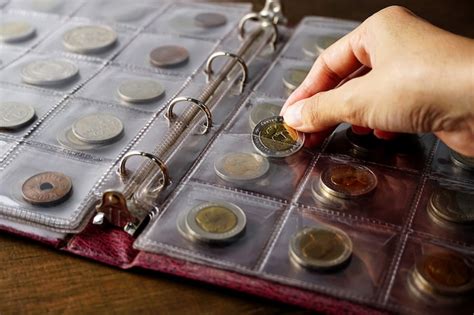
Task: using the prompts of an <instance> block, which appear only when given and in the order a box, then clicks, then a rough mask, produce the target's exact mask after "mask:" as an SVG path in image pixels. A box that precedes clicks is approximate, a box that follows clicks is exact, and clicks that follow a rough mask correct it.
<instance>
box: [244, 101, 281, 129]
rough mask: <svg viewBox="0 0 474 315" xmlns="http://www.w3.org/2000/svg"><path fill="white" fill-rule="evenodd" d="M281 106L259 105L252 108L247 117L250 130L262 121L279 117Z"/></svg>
mask: <svg viewBox="0 0 474 315" xmlns="http://www.w3.org/2000/svg"><path fill="white" fill-rule="evenodd" d="M280 111H281V106H278V105H275V104H270V103H260V104H256V105H255V106H253V108H252V110H251V111H250V115H249V122H250V128H251V129H252V130H253V128H255V126H256V125H257V124H258V123H259V122H260V121H262V120H264V119H266V118H268V117H272V116H278V115H280Z"/></svg>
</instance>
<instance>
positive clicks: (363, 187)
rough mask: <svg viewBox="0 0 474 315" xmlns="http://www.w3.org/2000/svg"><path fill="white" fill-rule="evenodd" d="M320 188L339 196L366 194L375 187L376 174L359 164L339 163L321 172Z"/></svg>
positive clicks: (351, 196) (348, 196)
mask: <svg viewBox="0 0 474 315" xmlns="http://www.w3.org/2000/svg"><path fill="white" fill-rule="evenodd" d="M320 186H321V189H322V190H323V191H324V192H326V193H328V194H330V195H331V196H335V197H339V198H344V199H347V198H357V197H362V196H366V195H368V194H369V193H371V192H372V191H374V189H375V188H376V187H377V176H376V175H375V174H374V173H373V172H372V171H371V170H370V169H369V168H367V167H365V166H361V165H351V164H339V165H335V166H331V167H329V168H328V169H326V170H324V171H323V172H322V173H321V177H320Z"/></svg>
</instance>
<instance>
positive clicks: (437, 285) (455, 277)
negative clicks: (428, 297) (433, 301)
mask: <svg viewBox="0 0 474 315" xmlns="http://www.w3.org/2000/svg"><path fill="white" fill-rule="evenodd" d="M412 277H413V278H412V280H413V284H414V286H415V288H416V289H418V290H420V291H422V292H424V293H427V294H432V295H433V294H437V295H443V296H459V295H461V294H463V293H464V294H465V293H467V292H470V291H472V289H473V288H474V271H473V269H472V267H471V266H469V265H468V264H467V263H466V260H465V259H464V258H463V257H462V256H460V255H458V254H455V253H453V252H438V253H433V254H428V255H424V256H422V257H421V259H420V260H419V261H418V262H417V263H416V264H415V268H414V271H413V274H412Z"/></svg>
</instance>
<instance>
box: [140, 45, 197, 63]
mask: <svg viewBox="0 0 474 315" xmlns="http://www.w3.org/2000/svg"><path fill="white" fill-rule="evenodd" d="M149 57H150V63H151V64H152V65H153V66H155V67H174V66H177V65H180V64H183V63H185V62H186V61H188V59H189V52H188V50H187V49H186V48H184V47H182V46H177V45H166V46H160V47H156V48H155V49H153V50H152V51H151V52H150V56H149Z"/></svg>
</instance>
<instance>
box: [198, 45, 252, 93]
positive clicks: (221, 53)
mask: <svg viewBox="0 0 474 315" xmlns="http://www.w3.org/2000/svg"><path fill="white" fill-rule="evenodd" d="M222 56H224V57H231V58H233V59H235V60H237V62H238V63H239V64H240V67H241V68H242V80H241V81H240V93H242V92H243V91H244V87H245V84H246V83H247V80H248V72H249V71H248V67H247V64H246V63H245V61H244V60H243V59H242V58H241V57H240V56H238V55H236V54H233V53H230V52H226V51H218V52H215V53H213V54H212V55H211V56H210V57H209V59H207V64H206V69H205V70H204V72H205V73H206V74H207V80H208V81H209V80H210V79H211V75H212V74H213V73H214V71H212V62H213V61H214V59H216V58H217V57H222Z"/></svg>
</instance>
